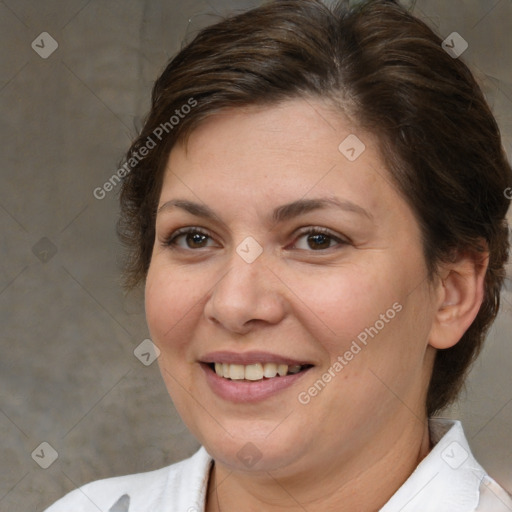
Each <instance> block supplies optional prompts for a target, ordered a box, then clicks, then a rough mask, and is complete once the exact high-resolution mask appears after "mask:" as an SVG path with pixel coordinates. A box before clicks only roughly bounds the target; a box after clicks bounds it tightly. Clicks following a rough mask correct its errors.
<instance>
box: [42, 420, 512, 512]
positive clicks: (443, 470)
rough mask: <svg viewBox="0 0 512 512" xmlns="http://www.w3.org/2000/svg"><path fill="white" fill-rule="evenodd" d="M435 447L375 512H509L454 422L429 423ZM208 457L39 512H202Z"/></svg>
mask: <svg viewBox="0 0 512 512" xmlns="http://www.w3.org/2000/svg"><path fill="white" fill-rule="evenodd" d="M429 430H430V437H431V440H432V443H433V444H434V445H435V446H434V448H433V449H432V450H431V451H430V453H429V454H428V455H427V456H426V457H425V458H424V459H423V460H422V461H421V463H420V464H419V465H418V466H417V468H416V469H415V470H414V472H413V473H412V474H411V476H410V477H409V478H408V479H407V480H406V481H405V483H404V484H403V485H402V486H401V487H400V488H399V489H398V491H397V492H396V493H395V494H394V495H393V496H392V497H391V499H390V500H389V501H388V502H387V503H386V505H384V507H382V508H381V509H380V512H512V497H511V496H510V495H509V494H507V493H506V492H505V491H504V490H503V489H502V488H501V487H500V486H499V484H498V483H496V482H495V481H494V480H493V479H492V478H491V477H489V476H488V475H487V473H486V472H485V470H484V469H483V468H482V467H481V466H480V464H478V462H477V461H476V460H475V458H474V457H473V455H472V453H471V450H470V448H469V445H468V442H467V440H466V437H465V436H464V432H463V430H462V425H461V424H460V422H459V421H453V420H445V419H438V418H436V419H431V420H429ZM211 464H212V458H211V457H210V455H209V454H208V453H207V452H206V450H205V449H204V448H200V449H199V451H198V452H196V453H195V454H194V455H193V456H192V457H190V458H189V459H186V460H184V461H181V462H178V463H177V464H173V465H171V466H168V467H166V468H163V469H159V470H157V471H151V472H147V473H138V474H134V475H128V476H121V477H115V478H108V479H105V480H99V481H97V482H92V483H90V484H87V485H84V486H83V487H80V488H79V489H76V490H75V491H73V492H71V493H69V494H68V495H67V496H65V497H64V498H62V499H61V500H59V501H57V502H56V503H54V504H53V505H52V506H51V507H50V508H48V509H47V510H46V511H45V512H99V511H101V512H204V507H205V497H206V492H207V488H208V477H209V473H210V467H211Z"/></svg>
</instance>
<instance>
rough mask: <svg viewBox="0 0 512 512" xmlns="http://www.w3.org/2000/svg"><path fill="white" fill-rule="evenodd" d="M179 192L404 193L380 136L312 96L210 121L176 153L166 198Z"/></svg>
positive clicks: (392, 197)
mask: <svg viewBox="0 0 512 512" xmlns="http://www.w3.org/2000/svg"><path fill="white" fill-rule="evenodd" d="M173 192H175V193H179V194H181V195H183V194H185V195H186V196H187V197H190V196H191V195H193V196H196V198H195V199H198V198H199V199H200V200H203V199H206V198H209V199H211V198H213V199H214V200H215V199H218V198H220V197H226V196H229V195H231V196H230V197H231V200H232V201H234V202H240V201H241V200H244V201H247V202H249V203H251V202H254V201H260V200H262V198H263V197H268V198H273V199H275V200H276V201H279V200H282V201H283V202H286V201H291V200H295V199H297V198H298V197H315V196H318V195H322V196H326V195H327V196H328V195H333V194H335V195H341V196H342V197H343V198H348V199H350V200H351V201H353V202H359V203H363V204H364V205H365V206H364V207H365V209H372V210H373V209H375V208H376V207H378V206H379V205H380V204H382V203H383V202H386V200H387V201H390V202H394V201H395V202H396V196H397V192H396V190H395V189H394V187H393V186H391V180H390V178H389V174H388V172H387V170H386V169H385V166H384V163H383V159H382V158H381V155H380V151H379V148H378V141H377V139H376V137H375V136H373V135H372V134H369V133H367V132H363V131H362V130H360V129H359V128H358V127H357V126H355V125H354V123H353V122H351V121H349V120H348V119H347V118H346V117H345V116H344V115H343V114H342V113H341V112H339V111H335V110H334V108H332V107H330V106H329V105H327V104H326V103H323V102H320V101H314V100H304V99H297V100H290V101H287V102H283V103H281V104H278V105H272V106H250V107H244V108H234V109H229V110H225V111H222V112H220V113H217V114H215V115H213V116H211V117H210V118H208V119H206V120H205V121H203V122H202V123H201V124H200V125H199V126H198V127H197V128H196V129H195V130H194V131H193V132H192V133H191V134H190V136H189V138H188V140H187V142H186V144H185V143H182V144H178V145H177V146H175V147H174V148H173V150H172V151H171V153H170V156H169V160H168V165H167V169H166V174H165V177H164V185H163V189H162V198H161V199H162V201H163V200H168V199H169V197H167V196H169V195H170V194H172V193H173ZM162 201H161V202H162Z"/></svg>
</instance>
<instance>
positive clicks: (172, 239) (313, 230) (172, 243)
mask: <svg viewBox="0 0 512 512" xmlns="http://www.w3.org/2000/svg"><path fill="white" fill-rule="evenodd" d="M188 234H199V235H203V236H206V237H208V238H209V239H211V240H213V237H212V236H210V235H209V234H208V232H206V231H204V230H203V229H202V228H199V227H194V226H191V227H187V228H181V229H178V230H176V231H175V232H173V233H172V234H171V235H170V236H169V237H167V238H166V239H165V240H164V241H163V242H162V245H164V246H165V247H168V248H170V249H184V248H183V247H178V246H177V244H176V240H178V239H179V238H180V237H182V236H185V235H188ZM304 235H310V236H314V235H325V236H327V237H329V239H330V240H333V241H335V242H337V245H339V246H343V245H349V244H350V241H348V239H347V240H344V239H342V238H340V237H338V236H336V235H335V234H334V233H333V232H332V231H330V230H328V229H326V228H322V227H311V226H309V227H306V228H302V229H300V230H299V231H298V233H297V234H296V238H295V242H294V245H295V244H296V243H297V240H298V239H300V238H301V237H303V236H304ZM332 248H333V247H328V248H327V249H319V250H314V249H311V250H310V251H309V252H323V251H325V250H328V249H332ZM199 249H207V247H199ZM184 250H191V251H194V250H196V249H192V248H190V247H187V248H185V249H184ZM299 250H306V249H299Z"/></svg>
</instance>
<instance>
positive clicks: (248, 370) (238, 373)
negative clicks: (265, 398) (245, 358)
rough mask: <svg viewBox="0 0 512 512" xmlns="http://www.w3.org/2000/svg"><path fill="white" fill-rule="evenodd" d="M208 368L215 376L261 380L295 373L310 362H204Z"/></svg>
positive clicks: (307, 367)
mask: <svg viewBox="0 0 512 512" xmlns="http://www.w3.org/2000/svg"><path fill="white" fill-rule="evenodd" d="M205 364H206V365H207V366H208V368H209V369H210V370H211V371H213V372H215V373H216V374H217V376H219V377H222V378H224V379H228V380H245V381H252V382H255V381H261V380H268V379H279V378H281V377H286V376H287V375H295V374H297V373H301V372H304V371H306V370H308V369H309V368H311V367H312V366H313V365H312V364H293V365H288V364H285V363H253V364H247V365H244V364H232V363H220V362H215V363H205Z"/></svg>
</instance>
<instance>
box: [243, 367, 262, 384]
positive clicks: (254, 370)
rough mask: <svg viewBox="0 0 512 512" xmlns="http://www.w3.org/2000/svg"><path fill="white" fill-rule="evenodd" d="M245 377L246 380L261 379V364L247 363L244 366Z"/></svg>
mask: <svg viewBox="0 0 512 512" xmlns="http://www.w3.org/2000/svg"><path fill="white" fill-rule="evenodd" d="M245 378H246V379H247V380H261V379H263V366H261V364H259V363H256V364H248V365H247V366H246V367H245Z"/></svg>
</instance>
